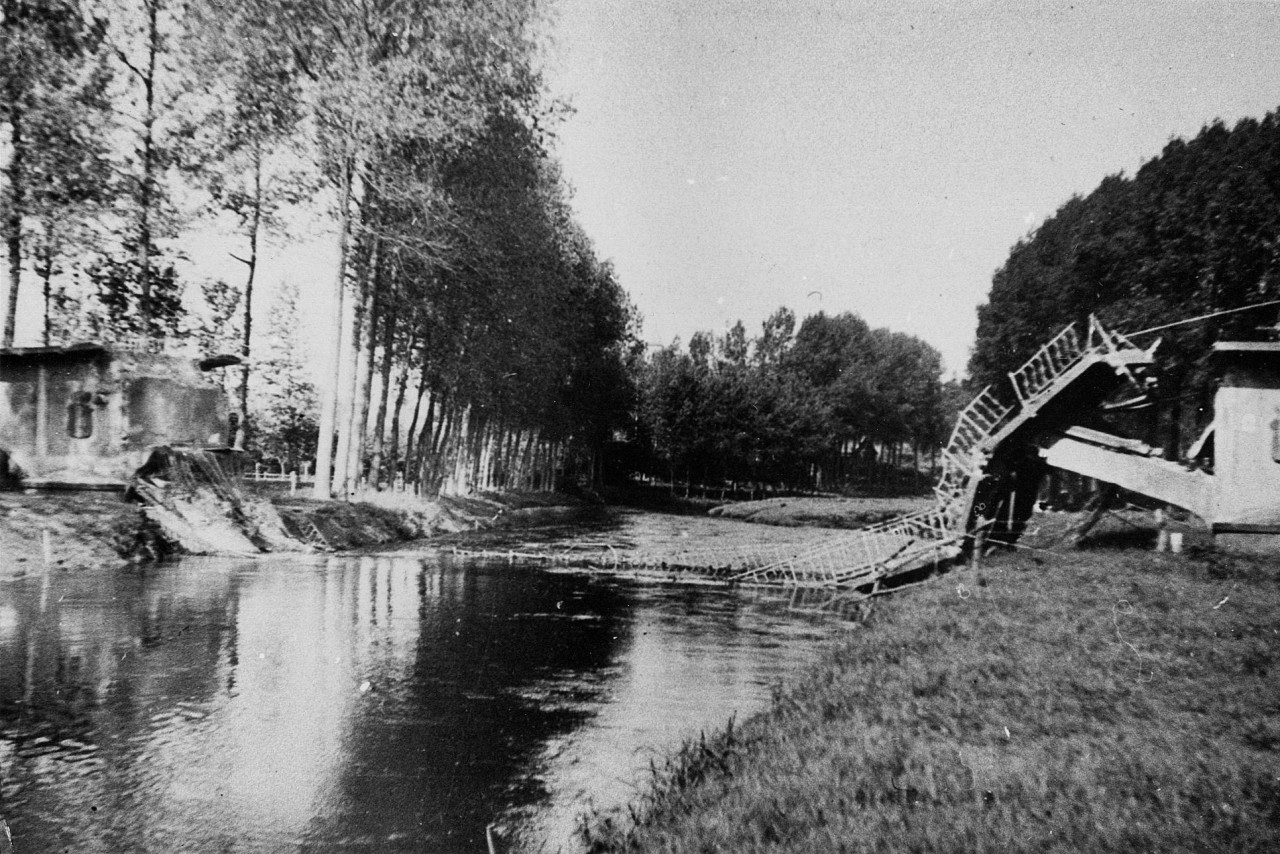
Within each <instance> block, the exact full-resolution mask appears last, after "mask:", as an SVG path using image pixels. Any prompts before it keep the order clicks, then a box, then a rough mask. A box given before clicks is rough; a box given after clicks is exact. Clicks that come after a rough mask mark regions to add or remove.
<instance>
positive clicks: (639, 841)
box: [591, 550, 1280, 852]
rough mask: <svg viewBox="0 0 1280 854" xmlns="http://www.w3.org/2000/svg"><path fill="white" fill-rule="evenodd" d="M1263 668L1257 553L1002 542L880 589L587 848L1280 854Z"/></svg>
mask: <svg viewBox="0 0 1280 854" xmlns="http://www.w3.org/2000/svg"><path fill="white" fill-rule="evenodd" d="M1277 677H1280V582H1278V581H1277V576H1276V574H1275V572H1273V571H1271V570H1270V569H1269V568H1268V566H1267V564H1266V563H1265V562H1264V561H1260V560H1258V561H1254V560H1250V559H1228V558H1222V557H1215V556H1205V557H1201V558H1192V557H1186V556H1172V555H1158V554H1154V553H1151V552H1149V551H1145V550H1141V551H1140V550H1094V551H1082V552H1075V553H1066V554H1063V555H1053V554H1047V553H1036V552H1030V551H1020V552H1016V553H1012V554H1003V555H998V556H994V557H992V558H989V559H988V562H987V563H986V564H985V565H984V566H983V567H982V568H980V569H978V570H972V569H964V570H960V571H956V572H953V573H951V574H950V575H948V576H946V577H944V578H941V579H938V580H936V581H935V582H934V583H932V584H929V585H926V586H924V587H922V588H918V589H917V590H915V591H912V592H911V593H908V594H903V595H899V596H895V597H890V599H888V600H885V601H883V602H881V603H880V604H878V605H877V607H876V609H875V610H874V611H873V612H872V614H871V616H870V618H869V620H868V621H867V623H866V624H865V625H864V626H863V627H862V628H860V629H858V630H855V631H852V632H851V633H850V635H849V637H848V638H847V640H846V641H845V642H843V643H842V645H841V646H840V647H839V648H838V649H837V650H835V651H834V652H833V653H832V655H831V656H830V658H829V660H827V661H826V662H824V663H823V664H822V665H821V666H819V667H818V668H816V669H815V670H814V671H813V672H812V673H811V674H809V675H808V676H807V677H805V678H803V679H802V680H800V681H798V682H797V683H795V684H793V685H790V686H788V687H787V688H786V689H785V691H783V692H781V693H780V694H779V695H778V696H777V698H776V700H775V702H774V704H773V707H772V709H771V710H770V711H769V712H767V713H766V714H764V715H762V716H760V717H758V718H755V719H752V720H750V721H748V722H746V724H744V725H743V726H740V727H738V728H736V729H733V730H731V731H728V732H722V733H720V734H719V735H717V736H716V737H714V738H710V739H708V740H706V741H705V742H698V743H691V744H689V745H686V746H685V748H684V749H683V750H682V751H681V752H680V754H678V755H677V756H675V757H673V758H672V759H671V761H670V762H668V763H667V766H666V767H665V768H661V769H657V770H656V771H655V777H654V781H653V786H652V791H651V792H650V794H649V795H648V796H647V797H645V798H643V799H641V800H640V801H639V802H638V803H636V804H635V805H633V807H632V808H631V810H630V811H629V816H628V817H625V818H624V817H613V818H612V819H610V820H602V819H598V820H597V821H596V822H595V823H594V826H593V829H592V831H591V836H592V842H593V847H594V849H595V850H598V851H672V852H674V851H724V852H749V851H795V852H815V851H886V852H888V851H893V852H900V851H983V850H987V851H1028V852H1043V851H1063V852H1068V851H1069V852H1076V851H1133V852H1150V851H1275V850H1280V682H1278V681H1277Z"/></svg>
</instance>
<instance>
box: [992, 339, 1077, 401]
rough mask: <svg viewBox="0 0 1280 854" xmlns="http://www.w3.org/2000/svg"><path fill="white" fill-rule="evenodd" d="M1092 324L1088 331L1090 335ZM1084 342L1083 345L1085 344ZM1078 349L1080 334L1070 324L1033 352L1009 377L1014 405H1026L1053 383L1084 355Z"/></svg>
mask: <svg viewBox="0 0 1280 854" xmlns="http://www.w3.org/2000/svg"><path fill="white" fill-rule="evenodd" d="M1092 331H1093V330H1092V324H1091V326H1090V332H1091V333H1092ZM1086 343H1087V342H1086ZM1088 350H1089V348H1088V347H1087V346H1081V342H1080V335H1079V333H1077V332H1076V325H1075V324H1074V323H1073V324H1071V325H1070V326H1068V327H1067V328H1066V329H1063V330H1062V331H1061V332H1059V333H1058V334H1057V335H1055V336H1054V337H1053V339H1052V340H1050V341H1049V343H1047V344H1045V345H1044V346H1042V347H1041V348H1040V349H1039V350H1037V351H1036V352H1035V353H1034V354H1033V355H1032V356H1031V358H1030V359H1027V361H1026V362H1024V363H1023V365H1022V367H1020V368H1018V369H1017V370H1016V371H1012V372H1011V373H1010V374H1009V380H1010V382H1012V383H1013V391H1014V393H1015V394H1017V396H1018V403H1020V404H1022V405H1023V406H1026V405H1027V404H1028V403H1029V402H1031V401H1033V400H1035V399H1036V397H1038V396H1039V395H1040V393H1041V392H1043V391H1045V390H1046V389H1048V388H1049V387H1050V386H1051V385H1053V383H1054V381H1055V380H1057V378H1058V377H1060V376H1062V375H1063V374H1064V373H1066V372H1067V371H1069V370H1070V369H1071V368H1072V367H1073V366H1074V365H1075V364H1076V362H1078V361H1080V359H1081V358H1082V357H1083V356H1084V354H1085V353H1086V352H1088Z"/></svg>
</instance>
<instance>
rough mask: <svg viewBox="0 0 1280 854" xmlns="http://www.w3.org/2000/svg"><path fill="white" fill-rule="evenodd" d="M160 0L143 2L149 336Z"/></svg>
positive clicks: (146, 331) (142, 258)
mask: <svg viewBox="0 0 1280 854" xmlns="http://www.w3.org/2000/svg"><path fill="white" fill-rule="evenodd" d="M160 3H161V0H149V2H148V3H147V4H146V6H147V67H146V71H145V72H144V73H143V75H142V91H143V104H144V110H143V114H142V182H141V184H140V185H139V188H138V246H137V250H136V251H137V253H138V285H139V294H138V319H139V321H140V323H141V325H142V334H143V335H144V336H150V335H152V334H153V332H154V331H155V330H153V329H152V326H151V203H152V196H153V195H154V194H155V180H156V179H155V171H156V164H155V124H156V110H155V105H156V54H157V53H158V52H159V48H160V44H159V39H160V32H159V26H158V17H159V14H160Z"/></svg>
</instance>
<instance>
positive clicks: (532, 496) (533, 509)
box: [0, 492, 587, 580]
mask: <svg viewBox="0 0 1280 854" xmlns="http://www.w3.org/2000/svg"><path fill="white" fill-rule="evenodd" d="M270 501H271V503H272V504H273V505H274V506H275V508H276V510H277V511H278V512H279V514H280V516H281V519H282V520H283V521H284V524H285V528H286V530H287V531H288V532H289V533H290V534H291V535H292V536H293V537H295V538H296V539H297V540H298V541H299V543H300V544H306V545H307V547H309V548H314V549H319V550H327V551H350V550H354V549H361V548H371V547H376V546H383V545H388V544H391V543H400V542H406V541H410V540H415V539H425V538H428V537H434V536H439V535H442V534H451V533H457V532H459V531H472V530H479V529H483V528H488V527H500V526H513V527H520V526H526V525H536V524H540V523H541V522H543V521H546V520H548V519H555V518H557V517H559V516H562V515H563V514H564V513H566V512H575V511H576V509H578V508H581V507H584V506H587V505H586V502H584V501H582V500H581V499H578V498H574V497H572V496H567V495H560V494H547V493H510V494H499V493H493V494H483V495H471V496H465V497H442V498H438V499H435V500H432V501H419V500H416V499H412V500H411V499H407V498H399V499H397V500H389V499H386V498H384V499H383V500H381V501H378V502H377V503H374V502H343V501H316V500H314V499H309V498H302V497H293V496H271V497H270ZM300 548H301V546H300ZM178 553H180V552H178V551H175V545H174V544H173V543H172V542H171V541H170V539H169V538H168V537H166V535H165V534H164V533H163V532H162V531H161V530H160V528H159V526H158V525H156V524H155V523H154V522H152V521H151V520H149V519H148V518H147V517H146V516H144V515H143V513H142V512H141V509H140V506H139V505H138V504H136V503H133V502H129V501H126V500H125V499H124V498H123V497H122V496H121V495H120V494H119V493H115V492H41V493H25V492H0V555H2V556H3V557H0V580H2V579H3V578H12V577H17V576H21V575H24V574H26V573H28V572H37V571H41V570H43V568H44V567H45V565H46V562H47V563H48V565H49V566H51V567H53V568H55V569H59V570H77V569H85V568H91V567H126V566H130V565H137V564H142V563H148V562H154V561H156V560H160V559H163V558H165V557H169V556H173V555H175V554H178Z"/></svg>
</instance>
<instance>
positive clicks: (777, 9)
mask: <svg viewBox="0 0 1280 854" xmlns="http://www.w3.org/2000/svg"><path fill="white" fill-rule="evenodd" d="M552 27H553V44H552V47H551V48H550V54H549V58H548V81H549V84H550V88H551V92H552V94H553V95H554V96H555V97H558V98H561V99H564V100H565V101H567V102H568V103H569V104H570V105H571V107H572V108H573V112H572V114H571V115H569V116H568V118H567V119H565V120H564V121H563V123H562V124H561V125H560V127H559V129H558V136H559V139H558V154H559V157H560V159H561V161H562V163H563V166H564V171H565V175H566V177H567V179H568V180H569V182H570V183H571V185H572V186H573V188H574V200H573V204H574V208H575V210H576V212H577V214H578V218H579V220H580V222H581V223H582V225H583V227H584V228H585V229H586V231H587V233H588V234H589V235H591V237H592V238H593V240H594V241H595V244H596V248H597V251H598V253H599V254H600V255H601V256H602V257H604V258H607V259H610V260H612V262H613V263H614V265H615V268H616V270H617V273H618V278H619V281H620V282H621V284H622V285H623V287H624V288H625V289H626V290H627V291H628V293H629V294H630V295H631V298H632V300H633V302H634V303H635V304H636V306H637V307H638V309H639V310H640V313H641V314H642V315H643V318H644V324H643V332H644V337H645V339H646V340H648V341H650V342H652V343H654V344H659V345H661V344H667V343H670V342H671V341H672V340H673V339H674V338H676V337H677V336H678V337H679V338H681V339H682V340H683V341H685V342H687V341H688V339H689V336H690V335H691V334H692V333H693V332H695V331H697V330H709V331H712V332H714V333H716V334H719V333H722V332H723V331H724V330H725V329H727V328H728V326H730V325H731V324H733V323H734V322H735V321H737V320H739V319H740V320H742V321H743V322H744V324H745V325H746V327H747V330H748V333H750V334H758V332H759V330H760V324H761V322H762V321H763V320H764V319H765V318H766V317H767V316H769V315H770V314H771V313H773V311H775V310H776V309H777V308H779V307H780V306H784V305H785V306H787V307H789V308H791V309H792V310H794V311H795V312H796V314H797V316H798V317H801V318H803V317H804V316H806V315H809V314H813V313H816V312H818V311H826V312H827V313H838V312H843V311H851V312H855V313H856V314H859V315H861V316H862V317H863V318H864V319H866V320H867V321H868V322H869V323H871V324H872V325H874V326H887V327H889V328H891V329H895V330H900V331H905V332H909V333H911V334H914V335H917V336H919V337H921V338H923V339H924V340H926V341H928V342H929V343H931V344H932V345H933V346H935V347H937V348H938V349H939V350H940V351H941V353H942V354H943V358H944V365H945V370H946V372H947V375H948V376H950V375H952V374H956V373H959V374H962V373H963V371H964V368H965V365H966V362H967V361H968V355H969V351H970V348H971V347H972V344H973V339H974V333H975V329H976V325H977V315H976V307H977V306H978V305H979V304H980V303H982V302H985V299H986V294H987V292H988V291H989V289H990V285H991V276H992V274H993V273H994V271H995V270H996V269H997V268H998V267H999V266H1000V265H1001V264H1002V263H1003V261H1004V259H1005V258H1006V257H1007V256H1008V253H1009V250H1010V249H1011V247H1012V246H1013V245H1014V243H1015V242H1016V241H1017V240H1018V239H1020V238H1022V237H1025V236H1026V235H1028V234H1029V233H1030V232H1031V231H1032V230H1033V229H1034V228H1035V227H1036V225H1038V224H1039V223H1040V222H1041V221H1043V219H1044V218H1045V217H1046V216H1049V215H1051V214H1052V213H1053V212H1054V211H1055V210H1056V209H1057V208H1058V207H1059V206H1060V205H1061V204H1062V203H1064V202H1065V201H1066V200H1067V199H1068V198H1070V197H1071V196H1072V195H1073V194H1080V195H1084V194H1087V193H1088V192H1090V191H1091V190H1092V189H1093V188H1094V187H1096V186H1097V185H1098V183H1099V182H1100V181H1101V180H1102V179H1103V178H1104V177H1105V176H1107V175H1110V174H1115V173H1118V172H1124V173H1125V174H1128V175H1132V174H1133V173H1134V172H1135V171H1136V169H1137V168H1138V167H1139V166H1140V165H1141V164H1142V163H1143V162H1144V161H1145V160H1149V159H1152V158H1154V157H1156V156H1157V155H1159V153H1160V151H1161V149H1162V148H1163V147H1164V145H1165V144H1166V143H1167V142H1168V141H1169V140H1170V139H1172V138H1175V137H1184V138H1186V137H1190V136H1194V135H1195V134H1196V133H1197V132H1198V131H1199V130H1200V128H1201V127H1203V126H1204V125H1205V124H1206V123H1208V122H1211V121H1213V120H1214V119H1222V120H1223V121H1224V122H1226V123H1227V124H1228V125H1232V124H1234V123H1235V122H1236V121H1237V120H1238V119H1240V118H1243V117H1246V116H1253V117H1261V116H1263V115H1264V114H1265V113H1267V112H1269V111H1271V110H1275V109H1277V108H1278V107H1280V0H1278V1H1277V2H1273V1H1272V0H1256V1H1255V2H1249V1H1248V0H1205V2H1181V0H1169V2H1141V1H1140V0H1131V2H1125V3H1096V2H1076V3H1044V2H1034V3H1004V2H999V3H988V2H981V3H979V2H949V3H923V2H912V0H895V2H831V1H830V0H828V1H827V2H824V0H738V2H731V0H697V2H692V3H691V2H688V0H677V1H675V2H672V1H669V0H559V2H558V14H557V17H556V19H555V21H554V23H553V25H552Z"/></svg>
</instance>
